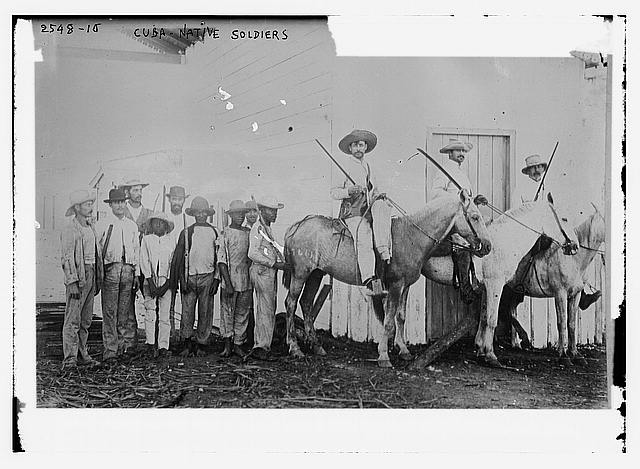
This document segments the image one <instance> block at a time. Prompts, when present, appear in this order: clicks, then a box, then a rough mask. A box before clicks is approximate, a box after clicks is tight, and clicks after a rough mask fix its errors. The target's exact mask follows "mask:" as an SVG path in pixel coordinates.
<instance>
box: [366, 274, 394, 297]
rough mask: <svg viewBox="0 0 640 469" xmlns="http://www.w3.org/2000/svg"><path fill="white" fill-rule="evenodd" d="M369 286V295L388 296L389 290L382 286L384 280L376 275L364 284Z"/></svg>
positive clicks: (367, 292)
mask: <svg viewBox="0 0 640 469" xmlns="http://www.w3.org/2000/svg"><path fill="white" fill-rule="evenodd" d="M364 285H365V287H367V290H366V294H367V295H368V296H382V297H384V296H387V295H388V294H389V292H388V291H387V290H385V289H383V288H382V280H380V279H379V278H376V277H371V278H370V279H369V280H367V282H366V283H365V284H364Z"/></svg>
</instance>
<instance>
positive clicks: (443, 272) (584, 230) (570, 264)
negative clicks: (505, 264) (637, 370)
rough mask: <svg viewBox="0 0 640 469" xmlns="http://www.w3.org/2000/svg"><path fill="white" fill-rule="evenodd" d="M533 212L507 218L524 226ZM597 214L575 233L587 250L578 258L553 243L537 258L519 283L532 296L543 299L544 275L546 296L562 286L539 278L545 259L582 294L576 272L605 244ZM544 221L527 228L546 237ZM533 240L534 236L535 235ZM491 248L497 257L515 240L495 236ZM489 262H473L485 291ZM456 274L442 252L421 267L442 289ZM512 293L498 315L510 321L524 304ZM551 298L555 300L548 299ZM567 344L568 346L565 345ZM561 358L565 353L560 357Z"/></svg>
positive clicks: (571, 323) (505, 296)
mask: <svg viewBox="0 0 640 469" xmlns="http://www.w3.org/2000/svg"><path fill="white" fill-rule="evenodd" d="M534 208H535V207H534V206H533V205H530V206H529V207H524V206H523V207H522V208H514V209H512V210H510V211H508V212H507V214H508V215H509V216H510V217H512V218H515V219H516V220H518V221H520V222H521V223H522V221H521V220H520V218H522V217H523V215H525V214H527V213H528V211H529V210H533V209H534ZM594 208H595V206H594ZM595 210H596V213H594V214H593V215H592V216H591V217H589V218H588V219H587V220H586V221H585V222H583V223H582V224H581V225H580V226H578V227H577V228H576V229H575V233H576V235H577V240H578V242H579V245H580V246H581V247H583V248H584V249H581V250H580V251H579V253H578V254H576V255H575V256H570V255H565V254H566V253H564V252H562V250H561V246H560V245H559V243H553V245H552V247H550V248H549V249H548V250H546V251H545V255H544V256H542V257H540V258H539V257H536V260H535V265H532V267H531V268H530V269H529V271H528V272H527V275H526V276H525V278H524V279H522V281H521V282H520V283H522V284H523V285H524V286H525V288H526V289H527V291H528V292H531V293H532V295H531V296H536V295H534V294H533V293H535V292H538V293H539V294H540V295H541V296H540V297H544V296H542V292H540V291H539V290H540V287H539V285H538V278H540V279H541V278H542V275H544V283H543V284H542V288H543V289H544V290H545V292H552V291H553V292H555V291H556V290H557V289H558V288H560V286H558V285H554V287H551V286H550V285H549V284H548V283H547V282H549V281H550V280H551V278H550V276H549V275H548V273H547V274H540V272H547V270H548V269H549V268H551V266H550V265H544V266H543V265H542V264H543V263H544V262H543V259H551V258H553V259H554V261H553V262H554V264H553V265H555V266H556V268H559V269H560V268H561V269H563V272H562V273H561V272H558V273H557V274H555V275H554V277H553V279H555V280H560V279H562V278H567V279H568V278H571V279H572V280H573V282H574V283H575V285H574V286H573V289H575V288H578V287H579V289H580V290H582V288H583V285H584V281H583V280H582V283H580V280H579V279H581V278H582V277H581V276H580V277H578V276H577V275H576V271H575V270H576V269H582V270H580V272H581V274H580V275H582V273H584V269H586V268H587V266H588V265H589V263H590V262H591V261H592V260H593V258H594V257H595V254H596V252H597V249H598V247H599V246H600V244H602V241H603V240H604V219H603V218H602V215H600V212H598V209H597V208H595ZM532 215H533V213H532V214H529V216H528V218H533V216H532ZM534 220H535V219H534ZM599 220H600V221H599ZM496 221H497V220H496ZM505 221H506V220H505ZM543 221H544V220H543V219H542V218H541V219H539V220H535V221H534V222H533V223H532V224H529V225H528V226H529V227H530V228H533V229H535V230H536V231H539V232H542V233H545V229H546V228H545V226H544V225H545V223H546V222H544V223H543ZM516 223H517V222H516ZM527 223H529V222H527ZM551 226H552V227H553V223H551ZM487 229H488V230H489V233H494V231H495V230H497V229H498V228H495V227H494V225H493V224H489V226H488V227H487ZM533 236H535V234H534V235H533ZM514 239H521V238H520V235H518V237H517V238H514ZM501 240H503V241H504V243H506V245H505V246H503V245H501ZM529 241H530V240H527V241H524V242H523V246H522V252H523V255H524V252H526V250H527V248H528V247H530V246H531V244H533V242H529ZM526 243H529V244H526ZM492 246H493V249H494V254H497V253H498V252H503V251H506V250H507V249H509V248H511V247H515V246H514V245H513V240H512V239H511V238H510V237H507V236H505V237H497V236H493V237H492ZM518 256H519V254H518V255H515V257H516V258H517V257H518ZM520 257H522V256H520ZM486 260H487V259H486V258H485V259H474V264H475V269H476V272H477V273H478V275H479V279H478V280H479V281H480V283H481V284H482V286H483V288H485V287H484V281H483V278H482V274H483V267H482V265H483V263H484V262H485V261H486ZM511 265H513V264H511ZM516 266H517V263H516ZM453 270H454V265H453V260H452V259H451V257H450V256H448V255H447V253H446V251H442V252H438V253H435V254H434V255H433V256H432V257H430V258H429V259H428V260H427V261H426V262H425V263H424V265H423V267H422V275H423V276H424V277H425V278H427V279H429V280H432V281H434V282H437V283H440V284H442V285H448V286H452V285H453ZM536 272H538V274H537V275H538V278H536V277H535V276H536ZM513 273H515V270H514V271H513V272H512V273H511V276H513ZM507 277H508V274H507ZM510 280H511V282H510V284H511V287H513V286H515V285H514V284H515V283H516V282H515V279H510ZM506 285H509V282H507V284H506ZM580 290H578V293H579V292H580ZM509 291H510V290H509V289H507V288H506V287H505V288H503V292H502V294H501V297H500V302H499V311H500V312H501V313H500V314H501V315H502V311H503V310H506V312H505V314H508V315H509V318H511V317H515V308H516V307H517V305H518V304H519V303H521V302H522V300H521V299H520V300H519V301H516V299H515V295H508V292H509ZM483 294H484V292H483ZM548 297H552V296H551V295H549V296H548ZM576 301H579V295H578V300H576ZM480 304H481V303H479V302H476V303H474V305H475V306H479V305H480ZM569 304H571V303H569ZM576 304H577V303H576ZM568 311H569V320H568V322H567V324H568V325H569V329H570V331H569V350H570V351H571V354H573V355H574V357H576V359H577V360H576V361H580V360H579V358H578V357H579V354H578V353H577V350H576V349H575V316H574V315H575V309H573V310H572V309H571V308H568ZM560 320H561V315H560V314H559V315H558V328H559V329H558V331H559V334H558V336H559V337H560V335H561V334H560ZM513 322H514V326H515V328H516V331H517V333H518V335H519V336H520V337H521V339H522V341H523V344H526V343H529V338H528V337H527V334H526V332H525V331H524V329H522V327H521V326H520V324H519V323H518V322H517V321H513ZM564 343H566V341H565V342H564ZM572 343H573V346H572ZM560 356H561V357H562V352H561V353H560ZM583 360H584V359H583ZM488 362H489V363H490V364H494V365H499V362H495V361H493V359H492V357H491V356H489V357H488Z"/></svg>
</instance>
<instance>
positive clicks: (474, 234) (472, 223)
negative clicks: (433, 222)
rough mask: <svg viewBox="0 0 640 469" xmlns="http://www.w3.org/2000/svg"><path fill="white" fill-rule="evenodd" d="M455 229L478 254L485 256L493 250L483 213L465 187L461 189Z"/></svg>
mask: <svg viewBox="0 0 640 469" xmlns="http://www.w3.org/2000/svg"><path fill="white" fill-rule="evenodd" d="M453 231H455V232H456V233H458V234H459V235H460V236H462V237H463V238H464V239H465V240H466V241H467V242H468V243H469V244H470V245H471V249H472V250H473V252H474V254H475V255H476V256H478V257H483V256H486V255H487V254H489V252H490V251H491V238H490V236H489V232H488V231H487V226H486V224H485V222H484V218H482V213H480V210H478V207H477V206H476V204H475V203H474V202H473V198H472V197H471V194H469V192H468V191H467V190H465V189H463V190H461V191H460V209H459V210H458V212H457V213H456V218H455V222H454V226H453Z"/></svg>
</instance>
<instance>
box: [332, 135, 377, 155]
mask: <svg viewBox="0 0 640 469" xmlns="http://www.w3.org/2000/svg"><path fill="white" fill-rule="evenodd" d="M361 140H362V141H363V142H365V143H366V144H367V149H366V150H365V153H369V152H370V151H371V150H373V149H374V148H375V147H376V145H377V144H378V137H376V134H374V133H373V132H369V131H368V130H359V129H356V130H354V131H352V132H351V133H350V134H349V135H346V136H345V137H343V138H342V140H340V143H338V148H340V150H342V152H343V153H346V154H347V155H350V154H351V150H349V146H350V145H351V144H352V143H353V142H359V141H361Z"/></svg>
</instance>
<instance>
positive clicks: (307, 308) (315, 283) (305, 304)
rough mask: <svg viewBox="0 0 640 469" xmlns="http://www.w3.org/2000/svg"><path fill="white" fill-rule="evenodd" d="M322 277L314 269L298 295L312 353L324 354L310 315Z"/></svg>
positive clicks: (313, 319)
mask: <svg viewBox="0 0 640 469" xmlns="http://www.w3.org/2000/svg"><path fill="white" fill-rule="evenodd" d="M322 277H324V272H322V271H320V270H315V271H313V272H312V273H311V275H310V276H309V278H307V281H306V283H305V285H304V290H303V291H302V296H301V297H300V307H301V308H302V315H303V317H304V330H305V332H306V334H307V337H308V339H309V342H310V343H311V346H312V348H313V353H314V354H316V355H322V356H324V355H326V354H327V352H325V351H324V349H323V348H322V345H320V342H319V341H318V337H317V336H316V329H315V327H314V325H313V323H314V321H315V317H312V316H311V309H312V308H313V301H314V300H315V298H316V293H318V289H319V288H320V284H321V283H322Z"/></svg>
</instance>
